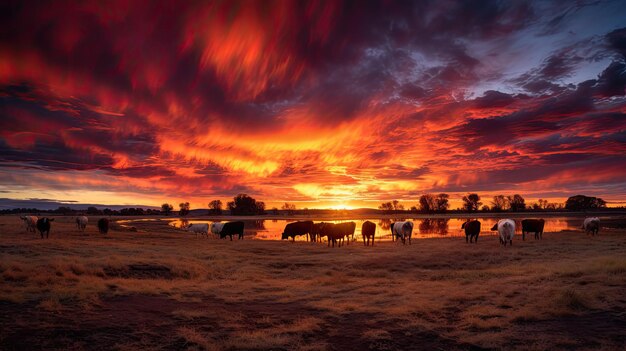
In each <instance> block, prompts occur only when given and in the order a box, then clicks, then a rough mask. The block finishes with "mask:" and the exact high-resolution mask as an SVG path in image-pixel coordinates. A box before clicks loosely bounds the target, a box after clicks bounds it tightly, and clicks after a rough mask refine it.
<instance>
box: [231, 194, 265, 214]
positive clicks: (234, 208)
mask: <svg viewBox="0 0 626 351" xmlns="http://www.w3.org/2000/svg"><path fill="white" fill-rule="evenodd" d="M226 206H227V207H228V210H229V211H230V213H231V214H232V215H233V216H249V215H255V214H264V213H265V203H263V202H259V204H257V201H256V200H255V199H254V198H252V197H250V196H248V195H247V194H239V195H237V196H235V197H234V198H233V201H229V202H228V203H227V204H226Z"/></svg>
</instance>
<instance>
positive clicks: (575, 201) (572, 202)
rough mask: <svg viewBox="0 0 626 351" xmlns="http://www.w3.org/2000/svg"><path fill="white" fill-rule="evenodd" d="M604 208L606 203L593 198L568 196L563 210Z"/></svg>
mask: <svg viewBox="0 0 626 351" xmlns="http://www.w3.org/2000/svg"><path fill="white" fill-rule="evenodd" d="M605 207H606V201H604V200H602V199H601V198H599V197H593V196H585V195H575V196H570V197H569V198H568V199H567V201H565V208H566V209H568V210H570V211H581V210H591V209H597V208H605Z"/></svg>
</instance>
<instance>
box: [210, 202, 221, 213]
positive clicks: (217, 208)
mask: <svg viewBox="0 0 626 351" xmlns="http://www.w3.org/2000/svg"><path fill="white" fill-rule="evenodd" d="M209 214H212V215H221V214H222V200H213V201H211V202H209Z"/></svg>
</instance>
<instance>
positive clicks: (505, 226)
mask: <svg viewBox="0 0 626 351" xmlns="http://www.w3.org/2000/svg"><path fill="white" fill-rule="evenodd" d="M491 230H497V231H498V234H500V244H503V245H504V246H506V244H507V242H508V243H509V244H511V246H512V245H513V236H514V235H515V221H514V220H512V219H501V220H499V221H498V223H496V224H495V225H494V226H493V228H491Z"/></svg>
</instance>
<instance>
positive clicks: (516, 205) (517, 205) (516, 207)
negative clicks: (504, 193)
mask: <svg viewBox="0 0 626 351" xmlns="http://www.w3.org/2000/svg"><path fill="white" fill-rule="evenodd" d="M508 199H509V208H510V209H511V211H524V210H525V209H526V200H524V198H523V197H522V195H519V194H515V195H513V196H512V197H511V196H509V197H508Z"/></svg>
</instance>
